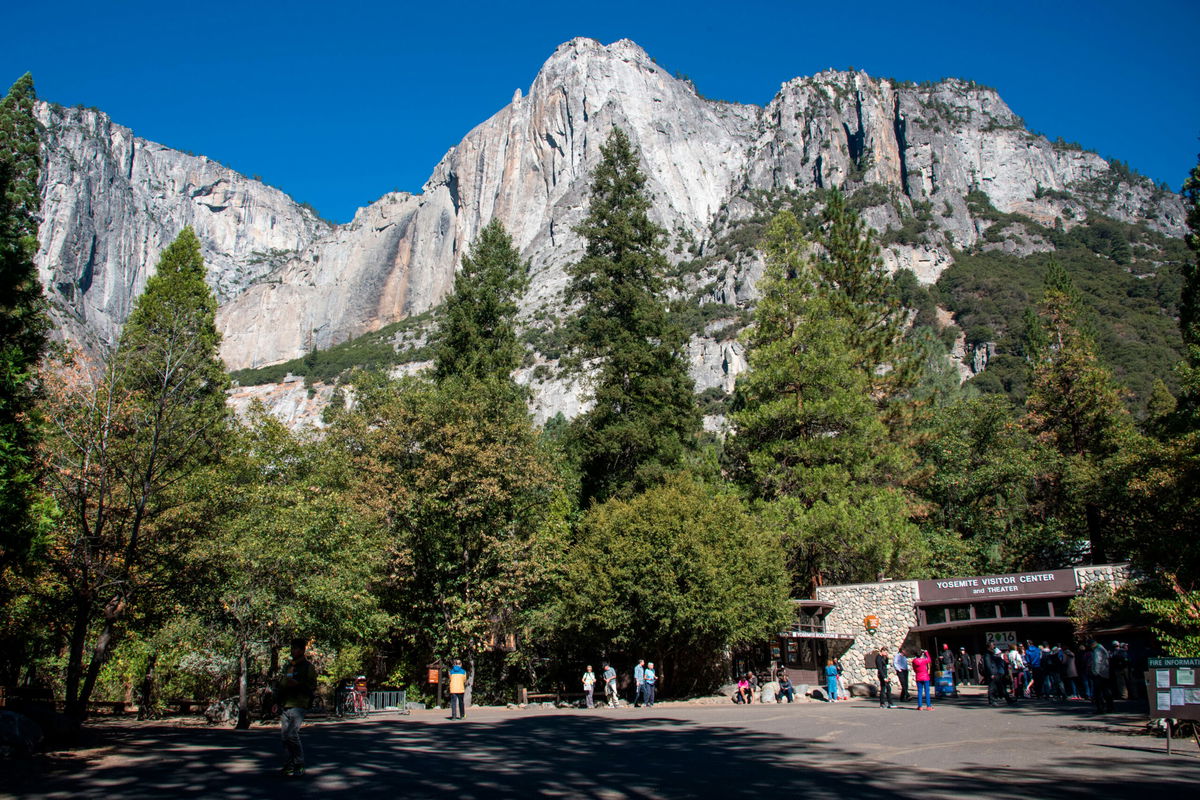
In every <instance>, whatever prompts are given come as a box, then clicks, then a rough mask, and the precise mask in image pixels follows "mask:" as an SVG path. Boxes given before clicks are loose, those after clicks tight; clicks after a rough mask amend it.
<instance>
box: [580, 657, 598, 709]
mask: <svg viewBox="0 0 1200 800" xmlns="http://www.w3.org/2000/svg"><path fill="white" fill-rule="evenodd" d="M595 690H596V673H594V672H592V665H591V664H588V667H587V669H585V670H584V671H583V699H584V700H585V701H586V702H587V707H588V708H595V707H596V706H595V704H594V703H593V696H592V693H593V692H594V691H595Z"/></svg>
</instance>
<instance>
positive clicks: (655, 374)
mask: <svg viewBox="0 0 1200 800" xmlns="http://www.w3.org/2000/svg"><path fill="white" fill-rule="evenodd" d="M600 152H601V162H600V164H599V165H598V166H597V167H596V170H595V172H594V173H593V175H592V187H591V202H590V204H589V206H588V214H587V217H586V218H585V219H584V221H583V223H582V224H581V225H580V226H579V227H578V228H577V229H576V230H577V232H578V233H579V234H580V235H581V236H583V237H584V239H585V241H586V247H585V250H584V257H583V259H582V260H581V261H580V262H579V263H577V264H575V265H574V266H573V267H571V268H570V270H569V272H570V276H571V282H570V285H569V286H568V289H567V300H568V301H569V302H573V301H580V303H581V305H580V307H579V309H578V311H577V312H576V315H575V317H574V320H573V329H574V334H573V350H574V353H575V355H576V357H577V358H580V359H583V360H585V361H588V362H590V363H591V364H592V365H594V367H595V370H596V374H595V377H594V392H593V400H594V405H593V407H592V409H591V410H590V411H589V412H588V413H587V414H585V415H583V416H582V417H581V418H580V419H578V420H577V421H576V425H575V437H574V438H575V442H576V446H577V448H578V450H579V458H580V468H581V473H582V495H583V499H584V501H585V502H586V501H588V500H590V499H597V500H603V499H605V498H607V497H609V496H612V495H613V494H614V493H616V492H618V491H621V490H623V489H626V488H629V489H634V490H636V489H638V488H642V487H645V486H647V485H650V484H652V483H654V482H656V481H657V480H658V479H659V478H660V477H661V476H662V475H663V474H664V473H665V472H666V471H667V470H669V469H671V468H672V467H673V466H675V465H677V464H678V463H679V460H680V458H681V457H682V456H683V454H684V453H685V452H686V451H687V450H689V449H691V448H693V447H694V446H695V440H696V435H697V434H698V433H699V430H700V414H699V411H698V409H697V407H696V403H695V398H694V394H693V392H694V386H693V383H692V380H691V378H690V377H689V376H688V373H687V367H686V364H685V363H684V360H683V357H682V353H683V346H684V344H685V338H684V335H683V333H682V331H680V330H679V329H678V327H677V326H675V325H673V324H672V323H671V321H670V319H669V317H668V315H667V311H666V308H665V306H664V304H663V301H662V299H661V294H662V292H663V275H664V272H665V270H666V268H667V259H666V256H665V255H664V254H663V250H662V244H663V237H664V235H665V231H663V229H662V228H661V227H659V226H658V225H655V224H654V223H653V222H651V220H650V218H649V216H648V212H649V210H650V200H649V198H648V197H647V196H646V189H645V185H646V178H645V176H644V175H643V174H642V172H641V170H640V169H639V167H638V155H637V152H636V151H635V150H634V148H633V146H632V144H631V143H630V141H629V137H628V136H627V135H626V134H625V132H624V131H622V130H621V129H620V128H615V129H614V130H613V132H612V134H611V135H610V136H609V138H608V140H607V141H606V142H605V144H604V145H602V146H601V148H600Z"/></svg>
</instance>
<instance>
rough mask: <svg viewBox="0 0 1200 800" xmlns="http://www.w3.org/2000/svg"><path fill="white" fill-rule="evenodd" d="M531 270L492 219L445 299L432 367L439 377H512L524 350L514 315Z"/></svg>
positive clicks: (468, 255)
mask: <svg viewBox="0 0 1200 800" xmlns="http://www.w3.org/2000/svg"><path fill="white" fill-rule="evenodd" d="M528 273H529V265H528V264H527V263H526V262H524V261H522V260H521V254H520V253H518V252H517V250H516V248H515V247H513V243H512V238H511V237H510V236H509V235H508V233H507V232H506V231H505V230H504V225H503V224H501V222H500V221H499V220H492V221H491V222H490V223H488V225H487V226H486V227H485V228H484V229H483V230H482V231H480V233H479V237H478V238H477V239H476V240H475V242H474V243H473V244H472V246H471V251H470V252H469V253H467V254H466V255H465V256H464V257H463V263H462V269H461V271H460V272H459V273H458V275H457V276H456V277H455V279H454V293H453V294H452V295H451V296H450V297H449V298H448V299H447V300H446V316H445V318H444V320H443V322H442V325H441V330H440V332H439V333H440V341H439V342H438V346H437V363H436V367H435V369H434V375H435V376H436V378H437V379H438V380H444V379H446V378H448V377H450V376H459V377H464V378H467V377H469V378H474V379H477V380H489V379H497V380H502V381H508V380H510V379H511V376H512V372H513V370H515V369H517V367H519V366H520V365H521V357H522V355H523V352H522V348H521V344H520V342H519V341H518V340H517V334H516V325H515V319H516V315H517V300H518V299H519V298H520V295H521V293H522V292H524V291H525V287H526V286H527V285H528Z"/></svg>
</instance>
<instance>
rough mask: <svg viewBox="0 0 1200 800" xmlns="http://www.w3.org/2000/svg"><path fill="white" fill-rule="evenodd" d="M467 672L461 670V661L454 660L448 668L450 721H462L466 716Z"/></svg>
mask: <svg viewBox="0 0 1200 800" xmlns="http://www.w3.org/2000/svg"><path fill="white" fill-rule="evenodd" d="M466 698H467V671H466V670H465V669H463V666H462V660H461V659H457V658H456V659H454V666H452V667H450V719H462V718H463V717H465V716H466V715H467V712H466V702H465V701H466Z"/></svg>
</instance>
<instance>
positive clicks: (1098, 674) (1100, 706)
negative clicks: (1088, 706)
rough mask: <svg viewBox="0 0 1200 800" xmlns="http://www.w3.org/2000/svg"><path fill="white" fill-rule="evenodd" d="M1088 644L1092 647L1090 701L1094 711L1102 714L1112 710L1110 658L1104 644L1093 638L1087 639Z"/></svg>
mask: <svg viewBox="0 0 1200 800" xmlns="http://www.w3.org/2000/svg"><path fill="white" fill-rule="evenodd" d="M1088 646H1089V647H1091V649H1092V665H1091V671H1092V676H1091V677H1092V701H1093V702H1094V703H1095V704H1096V713H1097V714H1103V713H1105V712H1106V711H1112V710H1113V693H1112V666H1111V660H1110V657H1109V653H1108V651H1107V650H1105V649H1104V645H1102V644H1100V643H1099V642H1097V641H1096V640H1095V639H1091V640H1089V641H1088Z"/></svg>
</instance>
